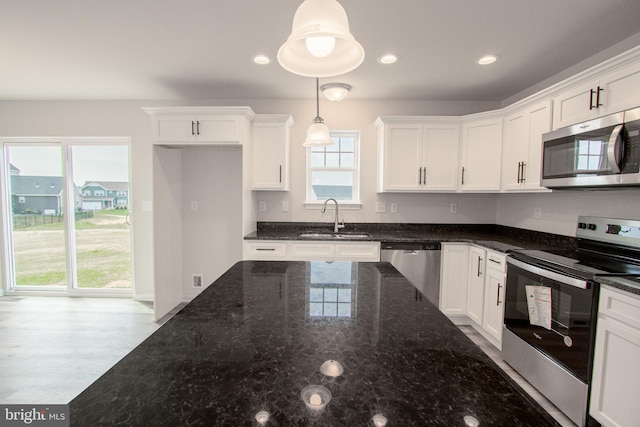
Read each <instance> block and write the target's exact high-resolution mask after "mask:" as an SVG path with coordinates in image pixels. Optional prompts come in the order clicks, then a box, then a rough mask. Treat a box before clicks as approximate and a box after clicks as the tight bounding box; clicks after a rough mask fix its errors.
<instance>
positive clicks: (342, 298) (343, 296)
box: [338, 289, 351, 303]
mask: <svg viewBox="0 0 640 427" xmlns="http://www.w3.org/2000/svg"><path fill="white" fill-rule="evenodd" d="M338 302H348V303H350V302H351V289H338Z"/></svg>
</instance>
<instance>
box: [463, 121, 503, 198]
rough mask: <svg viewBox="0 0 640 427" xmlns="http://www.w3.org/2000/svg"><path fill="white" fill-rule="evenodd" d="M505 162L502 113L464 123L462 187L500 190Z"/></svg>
mask: <svg viewBox="0 0 640 427" xmlns="http://www.w3.org/2000/svg"><path fill="white" fill-rule="evenodd" d="M501 162H502V117H487V118H484V119H474V120H469V121H466V122H464V123H463V124H462V168H461V172H460V189H461V190H462V191H488V192H491V191H499V190H500V175H501Z"/></svg>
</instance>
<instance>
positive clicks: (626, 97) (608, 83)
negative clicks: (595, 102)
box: [600, 63, 640, 115]
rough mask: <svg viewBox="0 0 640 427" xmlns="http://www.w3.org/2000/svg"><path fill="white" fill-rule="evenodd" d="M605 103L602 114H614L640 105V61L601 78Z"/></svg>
mask: <svg viewBox="0 0 640 427" xmlns="http://www.w3.org/2000/svg"><path fill="white" fill-rule="evenodd" d="M600 87H601V88H602V89H603V95H604V96H603V95H601V98H602V97H603V98H604V101H602V103H603V104H604V105H603V106H602V107H601V108H600V110H601V111H600V115H603V114H613V113H617V112H619V111H623V110H626V109H629V108H635V107H637V106H638V105H640V91H638V88H640V63H635V64H633V65H630V66H628V67H625V68H623V69H621V70H618V71H616V72H613V73H610V74H607V75H605V76H603V77H602V78H601V79H600Z"/></svg>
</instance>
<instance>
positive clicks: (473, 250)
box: [467, 246, 486, 326]
mask: <svg viewBox="0 0 640 427" xmlns="http://www.w3.org/2000/svg"><path fill="white" fill-rule="evenodd" d="M485 259H486V257H485V251H484V249H480V248H478V247H475V246H471V247H470V248H469V280H468V283H467V316H468V317H469V318H470V319H471V320H472V321H474V322H475V323H476V324H478V325H480V326H482V319H483V313H484V282H485V280H484V276H485Z"/></svg>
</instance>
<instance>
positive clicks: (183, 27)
mask: <svg viewBox="0 0 640 427" xmlns="http://www.w3.org/2000/svg"><path fill="white" fill-rule="evenodd" d="M300 4H301V0H228V1H225V2H222V1H219V0H217V1H216V0H55V1H52V0H1V1H0V99H2V100H19V99H20V100H22V99H63V100H67V99H69V100H74V99H118V100H132V99H136V100H206V99H300V98H304V99H307V98H313V97H314V96H315V81H314V79H312V78H305V77H300V76H297V75H293V74H291V73H289V72H287V71H285V70H284V69H283V68H282V67H280V65H279V64H278V63H277V61H276V60H275V56H276V53H277V50H278V48H279V47H280V45H281V44H282V43H283V42H284V41H285V40H286V38H287V37H288V35H289V33H290V31H291V23H292V19H293V15H294V13H295V10H296V9H297V7H298V6H299V5H300ZM341 4H342V5H343V6H344V8H345V10H346V12H347V15H348V17H349V22H350V26H351V32H352V33H353V34H354V36H355V37H356V39H357V40H358V41H359V42H360V43H361V44H362V45H363V47H364V49H365V52H366V58H365V60H364V63H363V64H362V65H361V66H360V67H359V68H358V69H356V70H355V71H352V72H351V73H348V74H345V75H343V76H338V77H334V78H326V79H322V80H321V84H322V83H327V82H330V81H339V82H345V83H349V84H351V85H352V86H353V90H352V92H351V94H350V97H351V98H354V99H401V100H402V99H411V100H473V101H501V100H504V99H506V98H508V97H510V96H512V95H514V94H516V93H518V92H520V91H522V90H524V89H526V88H528V87H530V86H531V85H533V84H535V83H538V82H540V81H542V80H544V79H546V78H549V77H551V76H553V75H555V74H557V73H559V72H561V71H563V70H565V69H566V68H568V67H570V66H572V65H574V64H576V63H578V62H580V61H582V60H584V59H586V58H589V57H590V56H592V55H594V54H596V53H598V52H600V51H602V50H604V49H606V48H608V47H610V46H612V45H614V44H616V43H618V42H620V41H622V40H624V39H627V38H628V37H630V36H633V35H635V34H638V33H640V1H638V0H341ZM386 52H395V53H397V54H398V55H399V56H400V61H399V62H398V63H396V64H394V65H391V66H382V65H380V64H379V63H378V62H377V61H376V58H377V57H378V56H380V55H381V54H383V53H386ZM257 53H265V54H267V55H269V56H271V57H272V58H274V61H273V62H272V63H271V64H270V65H267V66H258V65H256V64H254V63H253V62H252V61H251V58H252V57H253V55H255V54H257ZM486 53H494V54H498V55H499V56H500V60H499V61H498V62H496V63H495V64H493V65H490V66H484V67H481V66H479V65H477V64H476V60H477V59H478V58H479V57H480V56H482V55H484V54H486Z"/></svg>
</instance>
